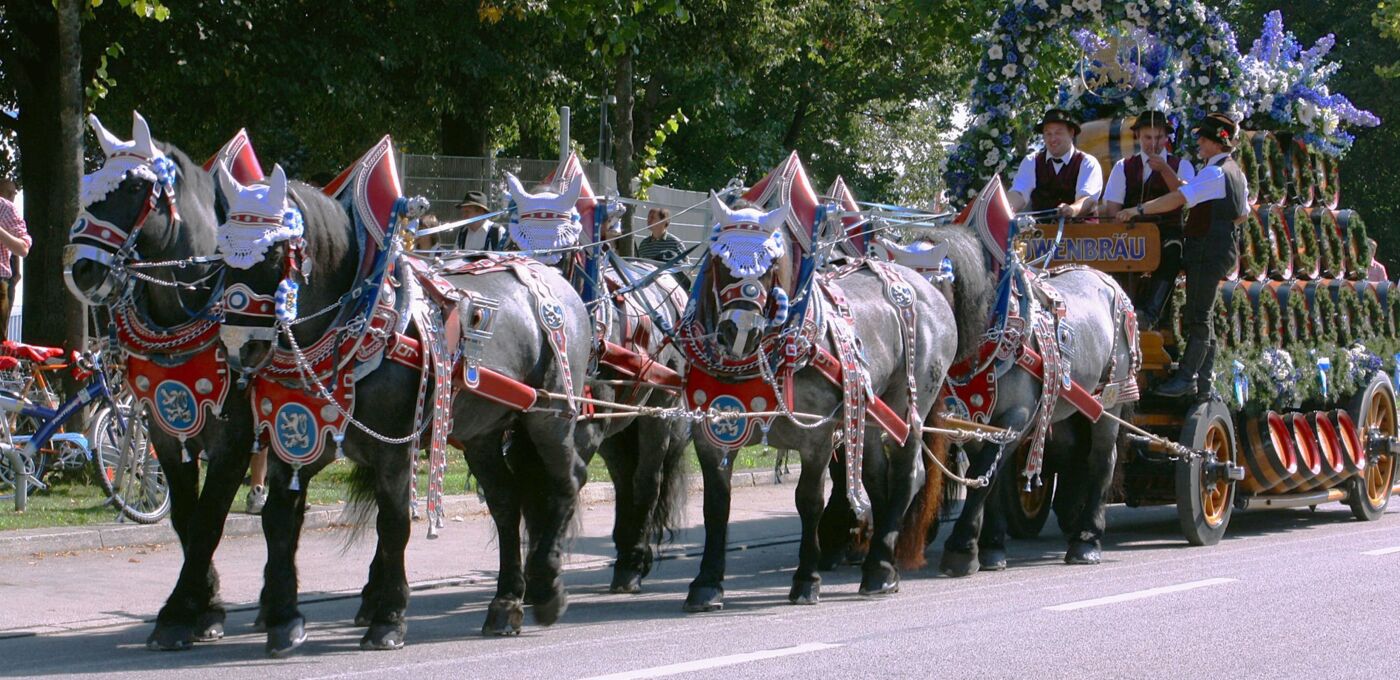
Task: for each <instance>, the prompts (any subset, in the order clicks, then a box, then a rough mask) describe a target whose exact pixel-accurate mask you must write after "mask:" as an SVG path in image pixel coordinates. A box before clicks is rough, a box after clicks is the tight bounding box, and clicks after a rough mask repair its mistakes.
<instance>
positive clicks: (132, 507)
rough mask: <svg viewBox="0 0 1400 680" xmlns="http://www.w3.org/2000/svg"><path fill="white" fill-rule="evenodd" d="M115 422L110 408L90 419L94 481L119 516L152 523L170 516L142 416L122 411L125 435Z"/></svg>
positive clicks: (166, 493) (164, 486) (167, 487)
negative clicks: (94, 466)
mask: <svg viewBox="0 0 1400 680" xmlns="http://www.w3.org/2000/svg"><path fill="white" fill-rule="evenodd" d="M117 420H118V419H117V418H114V417H113V416H112V409H111V407H103V408H101V409H99V410H98V411H97V413H95V414H94V415H93V418H92V427H91V433H92V434H91V436H89V438H88V440H89V441H90V442H91V444H92V453H93V456H92V459H93V463H94V464H96V466H97V478H98V481H99V483H101V484H102V488H103V490H104V491H106V492H107V495H108V497H110V498H111V500H112V503H113V504H114V505H116V506H117V508H118V509H120V510H121V512H122V514H123V515H126V516H127V517H128V518H130V519H131V520H133V521H135V522H139V523H141V524H154V523H156V522H159V521H160V520H161V519H164V518H165V516H166V515H167V514H169V513H170V485H169V484H168V483H167V482H166V480H165V472H164V471H163V470H161V468H160V462H159V461H158V460H156V454H155V449H154V448H152V447H151V442H150V438H149V437H148V436H147V431H146V427H147V424H146V419H145V417H144V415H142V414H140V412H139V411H134V410H132V409H128V408H122V420H123V421H125V424H126V426H127V428H129V429H130V432H129V433H128V432H126V431H125V430H124V428H123V427H122V426H121V424H120V423H118V422H117Z"/></svg>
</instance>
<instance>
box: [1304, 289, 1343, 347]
mask: <svg viewBox="0 0 1400 680" xmlns="http://www.w3.org/2000/svg"><path fill="white" fill-rule="evenodd" d="M1311 287H1312V288H1313V297H1312V300H1310V301H1309V304H1308V316H1309V317H1310V318H1311V321H1312V330H1313V340H1314V344H1315V345H1318V346H1322V347H1328V346H1331V345H1336V344H1337V331H1338V327H1337V326H1338V318H1337V303H1336V302H1333V301H1332V295H1331V293H1330V291H1328V290H1327V286H1326V284H1323V283H1314V284H1313V286H1311Z"/></svg>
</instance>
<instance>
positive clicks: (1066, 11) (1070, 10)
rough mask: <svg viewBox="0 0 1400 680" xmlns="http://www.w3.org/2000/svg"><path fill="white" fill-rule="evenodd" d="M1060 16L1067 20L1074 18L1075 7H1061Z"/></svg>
mask: <svg viewBox="0 0 1400 680" xmlns="http://www.w3.org/2000/svg"><path fill="white" fill-rule="evenodd" d="M1060 15H1061V16H1064V17H1066V18H1068V17H1072V16H1074V5H1068V4H1066V5H1060Z"/></svg>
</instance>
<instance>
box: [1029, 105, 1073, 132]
mask: <svg viewBox="0 0 1400 680" xmlns="http://www.w3.org/2000/svg"><path fill="white" fill-rule="evenodd" d="M1046 123H1063V124H1064V125H1065V126H1067V127H1069V129H1070V130H1071V131H1073V132H1074V134H1076V135H1077V134H1079V121H1078V120H1075V117H1074V114H1072V113H1070V112H1069V111H1066V110H1064V109H1050V110H1049V111H1046V112H1045V115H1044V116H1042V117H1041V119H1040V125H1038V126H1036V128H1035V129H1036V131H1037V132H1040V133H1041V134H1044V133H1045V125H1046Z"/></svg>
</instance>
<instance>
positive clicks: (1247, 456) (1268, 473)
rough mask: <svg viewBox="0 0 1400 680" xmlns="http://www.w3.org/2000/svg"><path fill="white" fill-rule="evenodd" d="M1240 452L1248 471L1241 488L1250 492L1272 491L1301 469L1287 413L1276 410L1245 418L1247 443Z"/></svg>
mask: <svg viewBox="0 0 1400 680" xmlns="http://www.w3.org/2000/svg"><path fill="white" fill-rule="evenodd" d="M1240 454H1241V455H1240V457H1241V458H1242V459H1243V460H1244V466H1245V471H1246V472H1247V473H1248V474H1246V475H1245V477H1244V480H1243V481H1241V482H1240V488H1241V489H1242V490H1243V491H1245V492H1246V493H1264V492H1267V491H1270V490H1272V489H1274V488H1275V487H1278V486H1280V485H1281V484H1283V483H1284V480H1286V479H1289V478H1291V477H1293V476H1294V474H1295V473H1297V471H1298V463H1297V460H1296V458H1295V456H1294V455H1293V438H1292V434H1291V433H1290V432H1289V431H1288V425H1287V424H1286V423H1285V422H1284V419H1283V416H1280V415H1279V414H1277V413H1275V412H1273V411H1269V412H1267V413H1265V414H1264V415H1263V416H1261V417H1258V418H1251V419H1249V420H1248V421H1246V422H1245V424H1244V447H1243V450H1242V451H1241V452H1240Z"/></svg>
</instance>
